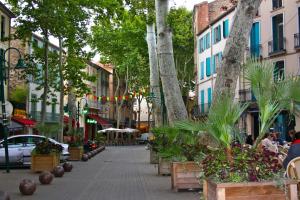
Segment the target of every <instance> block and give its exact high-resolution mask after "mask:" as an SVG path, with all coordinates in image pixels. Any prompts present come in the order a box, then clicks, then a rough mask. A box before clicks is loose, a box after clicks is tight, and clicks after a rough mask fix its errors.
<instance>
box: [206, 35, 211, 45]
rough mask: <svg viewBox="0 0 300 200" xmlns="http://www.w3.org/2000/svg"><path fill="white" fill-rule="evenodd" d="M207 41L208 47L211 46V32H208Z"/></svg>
mask: <svg viewBox="0 0 300 200" xmlns="http://www.w3.org/2000/svg"><path fill="white" fill-rule="evenodd" d="M206 42H207V48H209V47H210V33H207V35H206Z"/></svg>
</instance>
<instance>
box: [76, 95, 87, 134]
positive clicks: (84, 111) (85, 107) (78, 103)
mask: <svg viewBox="0 0 300 200" xmlns="http://www.w3.org/2000/svg"><path fill="white" fill-rule="evenodd" d="M82 100H85V105H84V107H83V111H82V114H84V115H85V114H87V113H88V111H89V105H88V103H87V99H86V98H81V99H80V100H79V101H78V102H77V128H79V126H80V124H79V115H80V105H81V101H82Z"/></svg>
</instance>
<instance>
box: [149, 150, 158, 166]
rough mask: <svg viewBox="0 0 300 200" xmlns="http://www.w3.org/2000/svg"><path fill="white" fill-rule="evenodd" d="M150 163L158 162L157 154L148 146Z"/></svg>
mask: <svg viewBox="0 0 300 200" xmlns="http://www.w3.org/2000/svg"><path fill="white" fill-rule="evenodd" d="M150 164H158V154H157V152H156V151H153V149H152V148H150Z"/></svg>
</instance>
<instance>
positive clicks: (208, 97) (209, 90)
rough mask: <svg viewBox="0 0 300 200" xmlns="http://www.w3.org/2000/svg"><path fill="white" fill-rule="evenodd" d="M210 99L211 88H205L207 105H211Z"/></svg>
mask: <svg viewBox="0 0 300 200" xmlns="http://www.w3.org/2000/svg"><path fill="white" fill-rule="evenodd" d="M211 100H212V90H211V88H208V89H207V102H208V107H210V105H211Z"/></svg>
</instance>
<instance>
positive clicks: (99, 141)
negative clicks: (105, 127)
mask: <svg viewBox="0 0 300 200" xmlns="http://www.w3.org/2000/svg"><path fill="white" fill-rule="evenodd" d="M105 140H106V137H105V136H104V135H103V134H102V133H96V135H95V141H96V143H97V144H98V145H105Z"/></svg>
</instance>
